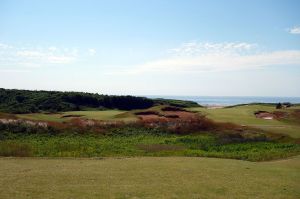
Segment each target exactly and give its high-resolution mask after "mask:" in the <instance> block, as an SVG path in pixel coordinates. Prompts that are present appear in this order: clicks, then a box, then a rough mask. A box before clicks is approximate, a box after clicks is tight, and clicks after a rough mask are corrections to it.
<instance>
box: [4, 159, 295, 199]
mask: <svg viewBox="0 0 300 199" xmlns="http://www.w3.org/2000/svg"><path fill="white" fill-rule="evenodd" d="M299 169H300V156H297V157H294V158H289V159H287V160H279V161H268V162H248V161H239V160H232V159H219V158H193V157H135V158H104V159H88V158H76V159H73V158H67V159H64V158H0V184H1V186H0V198H1V199H12V198H22V199H31V198H60V199H69V198H89V199H92V198H141V199H142V198H145V199H146V198H157V199H169V198H170V199H171V198H173V199H174V198H241V199H243V198H273V199H277V198H278V199H283V198H284V199H288V198H289V199H294V198H300V172H299Z"/></svg>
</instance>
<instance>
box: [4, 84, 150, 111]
mask: <svg viewBox="0 0 300 199" xmlns="http://www.w3.org/2000/svg"><path fill="white" fill-rule="evenodd" d="M154 103H155V102H154V100H152V99H149V98H145V97H135V96H129V95H127V96H116V95H100V94H94V93H85V92H60V91H30V90H17V89H4V88H0V112H7V113H36V112H60V111H78V110H86V109H88V108H93V109H120V110H132V109H145V108H149V107H151V106H153V105H154Z"/></svg>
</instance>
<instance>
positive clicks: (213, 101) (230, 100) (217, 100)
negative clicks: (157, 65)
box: [145, 95, 300, 107]
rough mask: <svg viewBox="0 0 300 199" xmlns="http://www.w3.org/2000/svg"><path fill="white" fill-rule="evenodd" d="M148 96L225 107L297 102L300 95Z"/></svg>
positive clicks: (299, 101) (149, 96) (299, 99)
mask: <svg viewBox="0 0 300 199" xmlns="http://www.w3.org/2000/svg"><path fill="white" fill-rule="evenodd" d="M145 97H148V98H152V99H155V98H164V99H175V100H188V101H193V102H197V103H198V104H199V105H201V106H205V107H225V106H235V105H241V104H253V103H266V104H277V103H285V102H290V103H292V104H299V103H300V97H255V96H253V97H248V96H247V97H246V96H232V97H229V96H223V97H222V96H162V95H145Z"/></svg>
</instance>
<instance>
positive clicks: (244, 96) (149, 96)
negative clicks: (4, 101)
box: [0, 88, 300, 99]
mask: <svg viewBox="0 0 300 199" xmlns="http://www.w3.org/2000/svg"><path fill="white" fill-rule="evenodd" d="M0 89H7V90H27V91H50V92H79V93H91V94H99V95H118V94H107V93H99V92H86V91H74V90H45V89H22V88H0ZM125 95H130V94H121V95H120V96H125ZM131 96H137V97H148V98H152V97H158V98H159V97H162V98H165V97H204V98H205V97H216V98H221V97H224V98H235V97H236V98H299V99H300V96H250V95H249V96H246V95H243V96H239V95H235V96H233V95H231V96H230V95H223V96H222V95H155V94H154V95H147V94H140V95H131ZM165 99H167V98H165Z"/></svg>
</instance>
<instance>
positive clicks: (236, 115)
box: [188, 105, 300, 138]
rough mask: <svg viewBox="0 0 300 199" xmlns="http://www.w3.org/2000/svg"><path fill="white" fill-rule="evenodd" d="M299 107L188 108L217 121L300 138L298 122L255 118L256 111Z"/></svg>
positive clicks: (289, 110) (285, 110)
mask: <svg viewBox="0 0 300 199" xmlns="http://www.w3.org/2000/svg"><path fill="white" fill-rule="evenodd" d="M295 109H300V106H294V107H291V108H288V109H279V110H278V109H276V108H275V106H270V105H243V106H236V107H232V108H218V109H208V108H201V107H197V108H189V109H188V110H191V111H196V112H199V113H201V114H204V115H206V116H207V117H208V118H210V119H213V120H215V121H217V122H231V123H235V124H239V125H246V126H250V127H255V128H258V129H262V130H266V131H269V132H273V133H279V134H285V135H289V136H291V137H294V138H300V123H295V122H290V121H288V120H280V121H279V120H264V119H260V118H256V117H255V115H254V113H255V112H256V111H268V112H273V111H283V112H292V111H294V110H295Z"/></svg>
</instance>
